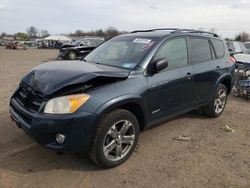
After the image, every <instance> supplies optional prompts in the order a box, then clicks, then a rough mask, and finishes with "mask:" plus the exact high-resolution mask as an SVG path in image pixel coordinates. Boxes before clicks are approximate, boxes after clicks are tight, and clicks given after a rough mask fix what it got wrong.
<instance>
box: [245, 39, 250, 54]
mask: <svg viewBox="0 0 250 188" xmlns="http://www.w3.org/2000/svg"><path fill="white" fill-rule="evenodd" d="M244 45H245V47H246V49H247V50H248V53H250V42H244Z"/></svg>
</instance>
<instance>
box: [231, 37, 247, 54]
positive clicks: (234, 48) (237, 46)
mask: <svg viewBox="0 0 250 188" xmlns="http://www.w3.org/2000/svg"><path fill="white" fill-rule="evenodd" d="M227 46H228V50H229V53H230V55H231V56H233V55H235V54H248V50H247V48H246V47H245V45H244V44H243V43H242V42H239V41H228V42H227Z"/></svg>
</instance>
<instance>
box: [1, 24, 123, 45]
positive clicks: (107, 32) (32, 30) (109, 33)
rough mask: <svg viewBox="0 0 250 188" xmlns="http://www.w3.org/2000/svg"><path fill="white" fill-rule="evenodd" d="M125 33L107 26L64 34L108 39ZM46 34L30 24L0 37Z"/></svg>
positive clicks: (46, 32)
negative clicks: (16, 31) (21, 29)
mask: <svg viewBox="0 0 250 188" xmlns="http://www.w3.org/2000/svg"><path fill="white" fill-rule="evenodd" d="M125 33H128V32H127V31H119V30H118V29H116V28H115V27H113V26H109V27H108V28H106V29H97V30H92V31H83V30H80V29H77V30H76V31H75V32H74V33H69V34H66V35H67V36H70V37H84V36H101V37H104V38H105V39H109V38H113V37H115V36H117V35H121V34H125ZM47 36H50V34H49V31H48V30H46V29H39V28H37V27H35V26H30V27H29V28H27V29H26V32H18V33H15V34H8V33H5V32H2V34H1V35H0V38H5V37H13V38H14V40H22V41H27V40H32V39H38V38H44V37H47Z"/></svg>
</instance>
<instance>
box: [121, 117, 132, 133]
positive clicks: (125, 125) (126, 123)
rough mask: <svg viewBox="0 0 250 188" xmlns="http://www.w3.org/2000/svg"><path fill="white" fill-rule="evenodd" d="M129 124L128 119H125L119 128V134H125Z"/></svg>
mask: <svg viewBox="0 0 250 188" xmlns="http://www.w3.org/2000/svg"><path fill="white" fill-rule="evenodd" d="M130 126H131V123H130V122H128V121H125V122H124V123H123V125H122V127H121V129H120V131H119V132H120V134H121V135H122V136H123V135H125V134H126V132H127V131H128V129H129V127H130Z"/></svg>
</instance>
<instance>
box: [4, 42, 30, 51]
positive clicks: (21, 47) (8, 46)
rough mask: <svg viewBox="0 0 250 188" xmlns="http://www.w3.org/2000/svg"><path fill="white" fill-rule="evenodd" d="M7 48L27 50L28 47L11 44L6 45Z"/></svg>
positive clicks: (17, 43) (16, 43)
mask: <svg viewBox="0 0 250 188" xmlns="http://www.w3.org/2000/svg"><path fill="white" fill-rule="evenodd" d="M5 48H6V49H10V50H18V49H22V50H26V49H27V48H26V46H25V45H24V44H23V43H21V42H9V43H7V44H6V45H5Z"/></svg>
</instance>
